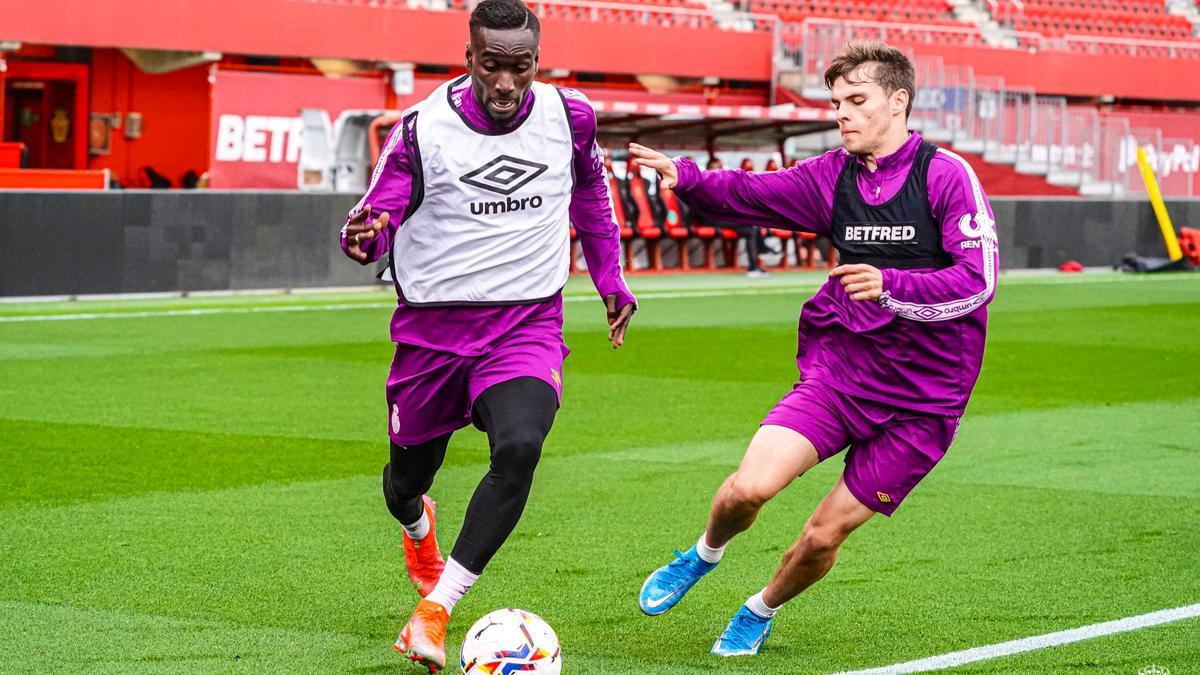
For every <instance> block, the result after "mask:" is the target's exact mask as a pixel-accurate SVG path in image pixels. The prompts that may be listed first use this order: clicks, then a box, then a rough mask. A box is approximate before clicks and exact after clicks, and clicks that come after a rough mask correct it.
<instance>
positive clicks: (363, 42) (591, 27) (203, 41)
mask: <svg viewBox="0 0 1200 675" xmlns="http://www.w3.org/2000/svg"><path fill="white" fill-rule="evenodd" d="M120 5H121V7H120V11H112V10H111V6H110V5H109V4H108V3H100V2H71V1H69V0H45V1H44V2H38V3H28V2H19V1H16V0H3V1H2V2H0V16H3V17H4V37H5V39H11V40H22V41H25V42H34V43H46V44H68V45H85V46H112V47H143V48H149V49H181V50H193V51H204V50H216V51H223V52H229V53H235V54H270V55H280V56H330V57H344V58H358V59H367V60H382V61H412V62H417V63H433V64H457V63H462V62H463V61H464V45H465V44H466V41H467V14H466V13H465V12H460V11H451V12H430V11H423V10H408V9H391V8H388V9H384V8H378V7H367V6H357V5H349V4H332V3H330V4H325V3H314V2H295V1H292V0H178V1H176V2H162V1H161V0H123V1H122V2H121V3H120ZM772 44H773V35H772V34H771V33H764V32H758V33H741V32H734V31H721V30H686V29H663V28H660V27H657V26H634V25H628V24H616V23H593V22H583V21H567V20H562V19H549V18H548V19H545V20H544V21H543V23H542V55H543V56H542V66H543V67H545V68H567V69H570V70H590V71H603V72H612V73H662V74H670V75H685V76H694V77H701V76H706V75H711V76H718V77H727V78H735V79H750V80H766V79H769V78H770V75H771V49H772Z"/></svg>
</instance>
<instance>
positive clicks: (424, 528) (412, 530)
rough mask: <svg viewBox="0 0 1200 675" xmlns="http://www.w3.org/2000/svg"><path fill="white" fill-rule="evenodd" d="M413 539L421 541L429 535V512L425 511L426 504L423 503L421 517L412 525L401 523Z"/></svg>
mask: <svg viewBox="0 0 1200 675" xmlns="http://www.w3.org/2000/svg"><path fill="white" fill-rule="evenodd" d="M400 526H401V527H403V528H404V531H405V532H407V533H408V536H409V537H410V538H411V539H412V540H413V541H421V540H422V539H424V538H425V537H427V536H429V514H428V513H426V512H425V504H421V517H420V518H418V519H417V522H415V523H412V524H411V525H406V524H404V523H401V524H400Z"/></svg>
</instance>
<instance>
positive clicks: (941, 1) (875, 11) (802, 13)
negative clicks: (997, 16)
mask: <svg viewBox="0 0 1200 675" xmlns="http://www.w3.org/2000/svg"><path fill="white" fill-rule="evenodd" d="M735 4H736V5H737V6H739V7H740V8H742V9H745V10H746V11H750V12H755V13H760V14H775V15H777V16H779V18H781V19H783V20H784V21H803V20H804V19H807V18H810V17H821V18H829V19H848V20H858V21H900V22H906V23H922V24H939V25H952V26H961V25H965V24H963V23H961V22H960V21H958V20H957V19H955V18H954V13H953V12H952V11H951V9H950V4H949V3H947V2H946V1H945V0H913V1H912V2H900V1H898V0H896V1H893V2H868V1H866V0H849V1H848V2H840V1H838V0H740V2H738V3H735Z"/></svg>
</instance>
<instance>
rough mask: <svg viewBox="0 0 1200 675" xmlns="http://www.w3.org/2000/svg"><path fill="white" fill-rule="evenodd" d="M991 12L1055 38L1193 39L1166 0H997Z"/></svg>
mask: <svg viewBox="0 0 1200 675" xmlns="http://www.w3.org/2000/svg"><path fill="white" fill-rule="evenodd" d="M992 12H993V16H994V18H995V19H996V20H997V21H998V22H1000V23H1001V24H1002V25H1007V26H1010V27H1012V28H1013V29H1015V30H1019V31H1031V32H1036V33H1041V34H1043V35H1048V36H1052V37H1057V36H1063V35H1092V36H1100V37H1114V38H1138V39H1151V40H1191V39H1193V38H1194V35H1193V27H1192V24H1191V22H1189V21H1188V20H1187V19H1186V18H1185V17H1183V16H1180V15H1176V14H1170V13H1168V12H1167V8H1166V5H1165V4H1164V3H1163V0H1026V1H1024V2H1021V3H1018V2H1015V1H1014V0H996V2H995V4H994V5H993V7H992Z"/></svg>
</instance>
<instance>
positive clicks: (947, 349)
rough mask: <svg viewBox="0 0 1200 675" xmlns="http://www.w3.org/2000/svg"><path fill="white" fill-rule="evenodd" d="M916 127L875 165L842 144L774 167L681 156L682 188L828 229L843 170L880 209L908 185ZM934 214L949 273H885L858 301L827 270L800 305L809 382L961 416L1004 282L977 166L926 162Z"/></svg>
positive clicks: (696, 200)
mask: <svg viewBox="0 0 1200 675" xmlns="http://www.w3.org/2000/svg"><path fill="white" fill-rule="evenodd" d="M920 144H921V138H920V136H919V135H918V134H916V133H913V134H911V135H910V137H909V139H908V141H906V142H905V143H904V145H902V146H901V147H900V148H899V149H898V150H897V151H896V152H894V153H892V154H890V155H888V156H886V157H880V158H878V160H877V168H876V170H875V171H869V170H868V169H867V168H866V165H865V163H864V162H863V160H862V158H861V157H858V156H855V155H852V154H851V153H849V152H848V151H846V150H845V149H844V148H839V149H837V150H832V151H830V152H827V153H825V154H823V155H820V156H817V157H813V158H811V159H809V160H807V161H804V162H802V163H800V164H799V165H798V166H796V167H793V168H790V169H787V170H784V171H777V172H771V173H750V172H745V171H738V170H726V171H701V170H700V169H699V167H697V166H696V164H695V163H694V162H692V161H691V160H688V159H678V160H676V161H675V164H676V166H677V167H678V169H679V184H678V186H677V187H676V190H675V193H676V194H677V195H678V196H679V197H680V198H681V199H683V200H685V201H687V202H688V204H690V205H691V206H692V207H693V208H694V209H695V210H696V211H697V212H698V213H699V214H700V215H701V216H710V217H712V218H714V219H720V220H723V221H733V222H738V223H744V224H747V225H758V226H765V227H774V228H780V229H789V230H800V231H805V232H813V233H815V234H819V235H826V236H827V235H829V234H830V230H831V227H832V218H833V201H834V196H835V194H836V187H837V182H838V177H839V175H840V174H841V172H842V170H843V168H845V166H846V162H848V161H856V162H859V163H860V164H862V170H861V171H859V173H858V192H859V194H860V195H861V196H862V198H863V200H864V201H865V202H866V203H868V204H871V205H879V204H883V203H884V202H887V201H888V200H890V199H891V198H892V197H894V196H895V195H896V194H897V192H898V191H899V190H900V189H901V188H902V187H903V185H904V183H905V181H906V179H907V177H908V174H909V170H910V169H911V168H912V166H913V163H914V160H915V158H916V155H917V150H918V148H919V147H920ZM927 188H928V198H929V207H930V212H931V214H932V215H933V218H934V221H935V222H936V223H937V224H938V225H939V227H940V229H941V233H942V247H943V249H944V250H945V251H946V253H947V254H949V256H950V258H951V260H952V261H953V264H952V265H950V266H949V267H946V268H943V269H907V270H904V269H891V268H889V269H883V270H882V274H883V296H882V297H881V298H880V300H879V302H878V303H873V302H868V301H854V300H851V299H850V297H849V295H848V294H847V293H846V292H845V290H844V289H843V288H842V286H841V283H840V281H839V280H838V279H834V278H830V279H829V280H828V281H826V283H825V285H824V286H822V287H821V289H820V290H819V291H818V292H817V294H816V295H815V296H813V297H812V299H810V300H809V301H808V302H807V303H805V305H804V307H803V309H802V310H801V312H800V324H799V340H798V349H797V354H796V364H797V366H798V367H799V369H800V375H801V379H809V378H821V379H822V380H825V381H827V382H828V383H829V384H830V386H833V387H835V388H836V389H838V390H840V391H842V392H844V393H846V394H849V395H851V396H858V397H861V398H866V399H870V400H873V401H879V402H882V403H886V404H888V405H891V406H895V407H897V408H901V409H904V410H911V411H915V412H923V413H930V414H937V415H955V416H957V415H961V414H962V412H963V410H964V409H965V408H966V405H967V399H968V398H969V397H970V395H971V389H972V388H973V387H974V386H975V381H976V380H977V379H978V377H979V369H980V366H981V365H982V363H983V350H984V341H985V337H986V333H987V303H988V302H989V301H990V300H991V299H992V296H993V295H994V294H995V290H996V273H997V271H998V268H999V264H1000V262H999V256H1000V254H999V247H998V245H997V242H996V234H995V221H994V220H993V215H992V210H991V206H990V205H989V204H988V201H987V197H986V195H985V194H984V192H983V189H982V187H981V186H980V185H979V179H978V178H977V177H976V176H975V173H974V171H973V170H972V169H971V167H970V166H969V165H968V164H967V163H966V161H964V160H963V159H962V158H961V157H959V156H957V155H955V154H953V153H951V152H948V151H946V150H943V149H939V150H938V151H937V152H936V153H935V154H934V156H933V159H932V160H931V161H930V164H929V171H928V174H927Z"/></svg>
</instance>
